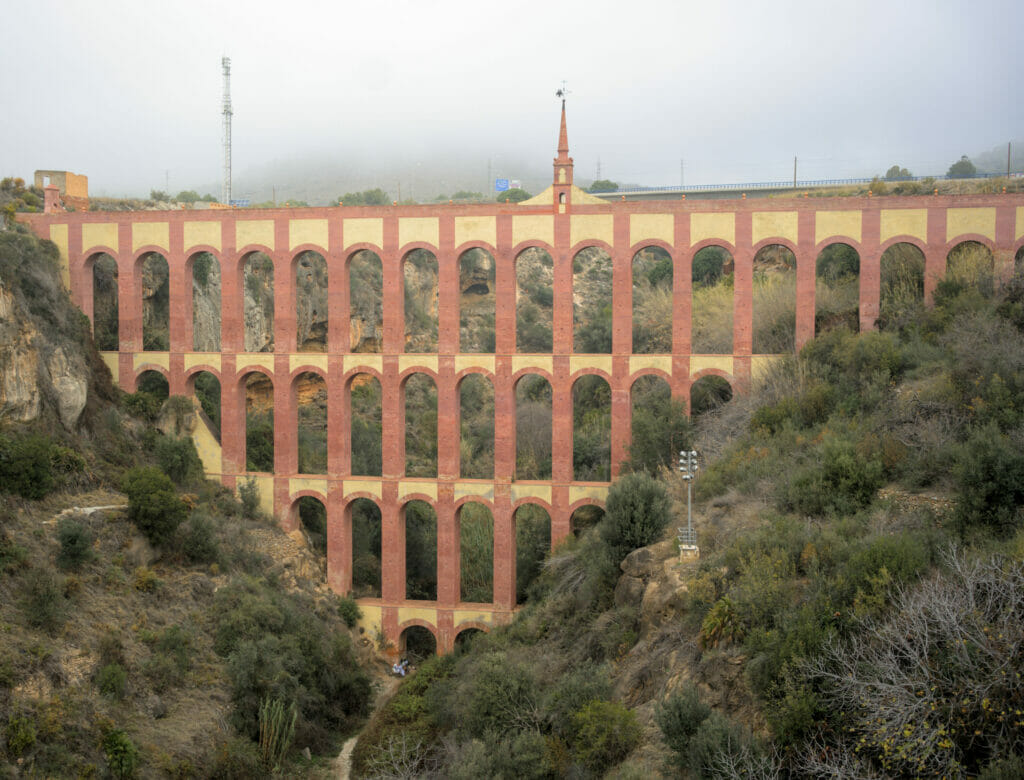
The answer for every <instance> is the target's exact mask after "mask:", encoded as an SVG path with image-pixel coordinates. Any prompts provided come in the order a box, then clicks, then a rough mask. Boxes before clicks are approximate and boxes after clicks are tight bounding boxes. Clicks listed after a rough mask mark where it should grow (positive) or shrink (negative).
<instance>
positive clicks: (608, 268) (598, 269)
mask: <svg viewBox="0 0 1024 780" xmlns="http://www.w3.org/2000/svg"><path fill="white" fill-rule="evenodd" d="M572 297H573V307H572V331H573V347H572V349H573V352H576V353H581V354H602V355H605V354H611V351H612V258H611V256H609V254H608V253H607V252H605V251H604V250H603V249H601V248H600V247H596V246H588V247H585V248H583V249H581V250H580V251H579V252H577V253H576V256H575V257H574V258H573V260H572Z"/></svg>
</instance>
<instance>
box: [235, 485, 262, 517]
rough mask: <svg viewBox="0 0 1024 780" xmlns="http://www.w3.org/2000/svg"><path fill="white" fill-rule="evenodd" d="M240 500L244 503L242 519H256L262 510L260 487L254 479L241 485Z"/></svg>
mask: <svg viewBox="0 0 1024 780" xmlns="http://www.w3.org/2000/svg"><path fill="white" fill-rule="evenodd" d="M238 498H239V500H240V501H241V502H242V517H245V518H247V519H249V520H253V519H255V518H256V515H257V514H258V513H259V510H260V487H259V485H258V484H257V482H256V480H255V479H254V478H253V477H249V479H246V480H243V481H242V482H240V483H239V485H238Z"/></svg>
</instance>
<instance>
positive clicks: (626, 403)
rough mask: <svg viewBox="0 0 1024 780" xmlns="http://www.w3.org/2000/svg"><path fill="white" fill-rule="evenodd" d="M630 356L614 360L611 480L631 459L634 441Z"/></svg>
mask: <svg viewBox="0 0 1024 780" xmlns="http://www.w3.org/2000/svg"><path fill="white" fill-rule="evenodd" d="M629 380H630V376H629V356H628V355H617V356H615V357H613V358H612V377H611V383H610V388H609V389H610V390H611V415H612V426H611V478H612V479H615V478H616V477H618V476H619V472H620V471H621V466H622V461H624V460H626V458H628V457H629V443H630V440H631V439H632V435H633V431H632V418H633V404H632V399H631V397H630V384H629Z"/></svg>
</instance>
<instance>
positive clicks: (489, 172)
mask: <svg viewBox="0 0 1024 780" xmlns="http://www.w3.org/2000/svg"><path fill="white" fill-rule="evenodd" d="M492 186H493V185H492V184H491V158H490V157H488V158H487V186H486V187H484V192H485V193H487V192H490V191H491V187H492Z"/></svg>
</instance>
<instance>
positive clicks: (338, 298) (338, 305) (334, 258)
mask: <svg viewBox="0 0 1024 780" xmlns="http://www.w3.org/2000/svg"><path fill="white" fill-rule="evenodd" d="M341 231H342V219H341V215H340V214H338V213H334V214H332V215H331V216H329V217H328V218H327V235H328V247H327V257H326V260H327V351H328V352H330V353H331V354H338V353H340V352H351V351H352V349H351V344H350V341H351V337H350V335H349V327H350V326H349V322H350V320H351V311H350V308H349V307H350V305H351V304H350V301H349V295H350V289H349V278H348V263H347V262H346V259H345V250H344V246H345V244H344V237H343V236H342V232H341ZM328 452H330V449H329V448H328ZM328 457H330V455H328Z"/></svg>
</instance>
